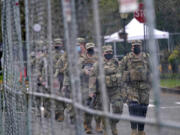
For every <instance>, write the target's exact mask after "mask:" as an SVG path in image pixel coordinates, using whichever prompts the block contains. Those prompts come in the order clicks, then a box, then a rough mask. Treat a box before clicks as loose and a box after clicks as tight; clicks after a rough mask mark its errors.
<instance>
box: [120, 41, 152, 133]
mask: <svg viewBox="0 0 180 135" xmlns="http://www.w3.org/2000/svg"><path fill="white" fill-rule="evenodd" d="M131 50H132V52H130V53H129V54H127V55H126V56H125V57H124V58H123V59H122V61H121V62H120V64H121V66H120V67H121V71H122V74H123V81H124V82H125V83H126V86H127V88H126V90H127V99H128V106H129V114H130V115H132V116H138V117H146V113H147V107H148V104H149V93H150V79H149V78H150V67H149V56H148V54H146V53H144V52H142V42H140V41H134V42H132V48H131ZM131 129H132V133H131V135H145V132H144V123H139V122H134V121H131Z"/></svg>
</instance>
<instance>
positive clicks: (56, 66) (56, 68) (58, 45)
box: [52, 38, 65, 122]
mask: <svg viewBox="0 0 180 135" xmlns="http://www.w3.org/2000/svg"><path fill="white" fill-rule="evenodd" d="M53 45H54V46H53V49H52V50H53V51H52V54H53V72H54V81H55V82H56V81H57V84H59V88H58V89H57V90H56V94H57V95H58V96H62V92H61V89H62V87H63V79H64V73H63V71H62V68H63V67H62V65H61V57H62V56H63V55H64V45H63V42H62V39H60V38H56V39H54V44H53ZM59 61H60V62H59ZM54 90H55V88H54ZM64 110H65V104H64V102H61V101H56V102H55V119H56V120H57V121H58V122H62V121H63V120H64Z"/></svg>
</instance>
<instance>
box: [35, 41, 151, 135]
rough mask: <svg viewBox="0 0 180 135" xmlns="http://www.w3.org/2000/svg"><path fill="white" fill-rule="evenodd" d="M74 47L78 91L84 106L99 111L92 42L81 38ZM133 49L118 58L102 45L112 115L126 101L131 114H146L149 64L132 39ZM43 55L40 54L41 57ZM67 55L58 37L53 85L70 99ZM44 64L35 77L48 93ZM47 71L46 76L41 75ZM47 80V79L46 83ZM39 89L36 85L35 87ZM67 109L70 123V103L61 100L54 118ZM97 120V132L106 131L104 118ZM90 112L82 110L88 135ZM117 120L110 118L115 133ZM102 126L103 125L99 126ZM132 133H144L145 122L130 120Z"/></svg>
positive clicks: (59, 118) (139, 44) (115, 134)
mask: <svg viewBox="0 0 180 135" xmlns="http://www.w3.org/2000/svg"><path fill="white" fill-rule="evenodd" d="M76 49H77V51H78V53H79V60H78V64H79V68H80V82H81V92H82V95H83V97H82V98H83V105H84V106H88V107H90V108H93V109H96V110H102V101H101V100H102V99H101V92H100V87H101V85H100V84H99V78H100V75H99V65H98V59H97V55H96V54H97V51H96V46H95V44H94V43H91V42H90V43H85V39H84V38H78V39H77V46H76ZM131 50H132V51H131V52H130V53H128V54H127V55H126V56H125V57H124V58H123V59H122V60H121V61H118V60H117V59H116V58H114V57H113V50H112V46H111V45H105V46H103V60H104V61H103V66H104V74H105V84H106V92H107V96H108V101H109V102H108V106H109V110H110V104H111V105H112V112H113V113H115V114H122V113H123V104H124V103H127V104H128V107H129V114H130V115H131V116H138V117H146V113H147V108H148V104H149V93H150V89H151V88H150V86H151V85H150V67H149V55H148V54H146V53H144V52H142V42H140V41H133V42H132V49H131ZM43 57H44V56H41V59H43ZM67 58H68V54H67V53H66V51H65V49H64V45H63V42H62V40H61V39H55V40H54V47H53V71H54V73H53V77H54V80H55V81H54V84H53V86H57V84H58V87H57V90H56V92H57V93H56V94H57V95H59V96H64V97H67V98H72V91H71V82H70V76H69V71H68V60H67ZM39 63H46V64H44V65H42V64H38V65H39V66H38V67H39V68H38V70H39V74H38V77H37V79H38V80H39V82H41V85H42V86H43V89H44V91H45V93H49V91H48V90H49V88H48V85H47V83H44V84H43V82H45V81H43V79H47V80H48V78H47V77H48V76H47V75H48V72H47V71H45V69H46V68H44V67H46V66H47V62H40V61H39ZM44 74H46V76H47V77H46V76H43V75H44ZM47 80H46V82H48V81H47ZM38 88H39V86H38ZM43 104H44V108H45V112H47V116H48V113H50V110H49V108H50V107H49V106H50V101H49V99H43ZM65 108H67V110H68V113H69V116H70V120H71V123H74V122H75V117H74V116H75V113H74V110H73V106H72V105H70V104H65V103H63V102H60V101H56V102H55V119H56V120H57V121H59V122H62V121H63V120H64V110H65ZM94 118H95V121H96V132H98V133H101V132H103V130H104V134H106V124H105V120H104V118H103V117H100V116H94ZM92 119H93V115H91V114H89V113H86V112H85V113H84V129H85V132H86V133H87V134H91V133H92V126H91V122H92ZM118 122H119V121H118V120H116V119H110V125H111V131H112V134H113V135H118V130H117V128H116V125H117V123H118ZM102 127H103V128H102ZM131 129H132V132H131V135H145V132H144V123H138V122H135V121H131Z"/></svg>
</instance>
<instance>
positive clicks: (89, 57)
mask: <svg viewBox="0 0 180 135" xmlns="http://www.w3.org/2000/svg"><path fill="white" fill-rule="evenodd" d="M94 48H95V44H94V43H87V44H86V55H85V57H83V59H81V60H82V61H81V90H82V95H83V104H84V105H85V106H87V105H88V106H89V107H90V106H91V105H90V102H91V100H89V75H90V72H91V70H92V67H93V64H94V63H95V62H97V57H96V55H95V51H94ZM96 96H97V95H96ZM92 107H93V108H94V109H95V104H93V105H92ZM92 118H93V116H92V115H91V114H89V113H85V114H84V128H85V132H86V133H87V134H91V133H92V127H91V122H92ZM95 120H96V131H97V132H102V129H101V126H100V125H101V119H100V117H98V116H96V117H95Z"/></svg>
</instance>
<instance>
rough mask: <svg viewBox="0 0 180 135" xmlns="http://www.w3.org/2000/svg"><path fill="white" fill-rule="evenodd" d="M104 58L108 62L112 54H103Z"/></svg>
mask: <svg viewBox="0 0 180 135" xmlns="http://www.w3.org/2000/svg"><path fill="white" fill-rule="evenodd" d="M104 57H105V58H106V59H107V60H110V59H112V58H113V54H111V53H108V54H105V55H104Z"/></svg>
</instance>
